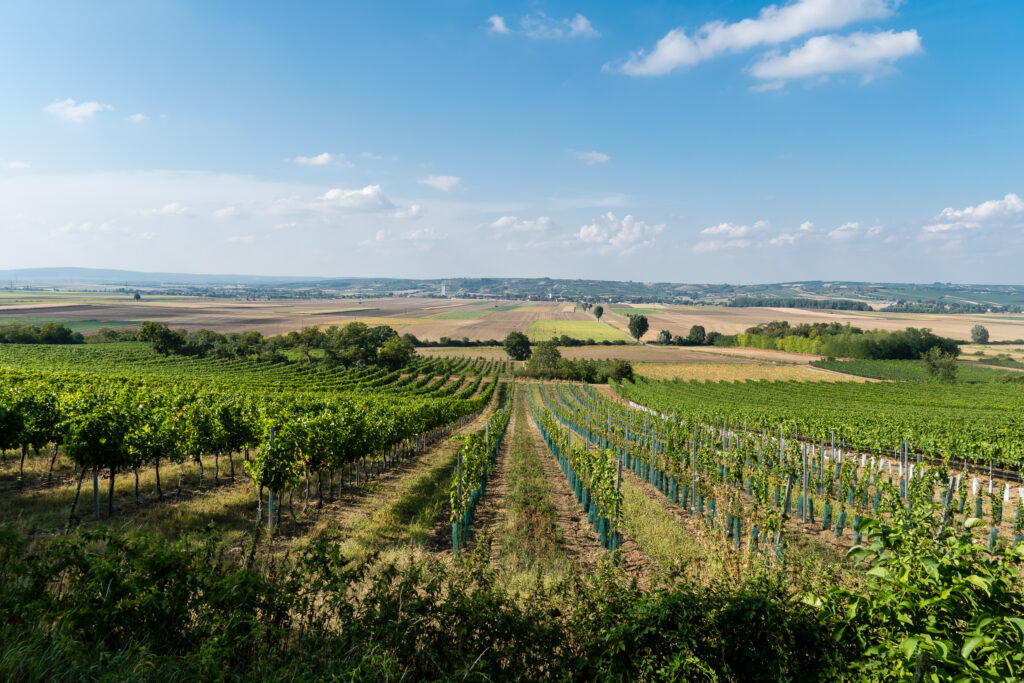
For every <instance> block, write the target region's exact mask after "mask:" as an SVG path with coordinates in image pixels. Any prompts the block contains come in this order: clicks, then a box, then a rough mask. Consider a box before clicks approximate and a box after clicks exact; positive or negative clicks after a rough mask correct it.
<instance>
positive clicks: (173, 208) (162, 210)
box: [139, 202, 185, 216]
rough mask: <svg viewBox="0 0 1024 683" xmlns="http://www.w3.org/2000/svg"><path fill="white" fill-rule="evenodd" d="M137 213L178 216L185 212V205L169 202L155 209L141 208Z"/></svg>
mask: <svg viewBox="0 0 1024 683" xmlns="http://www.w3.org/2000/svg"><path fill="white" fill-rule="evenodd" d="M139 213H140V214H142V215H143V216H180V215H181V214H183V213H185V207H184V206H182V205H181V204H179V203H178V202H171V203H170V204H164V205H163V206H160V207H157V208H155V209H143V210H142V211H140V212H139Z"/></svg>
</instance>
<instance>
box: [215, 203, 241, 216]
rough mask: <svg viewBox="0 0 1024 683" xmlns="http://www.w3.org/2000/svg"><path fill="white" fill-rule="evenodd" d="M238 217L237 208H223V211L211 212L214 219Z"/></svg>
mask: <svg viewBox="0 0 1024 683" xmlns="http://www.w3.org/2000/svg"><path fill="white" fill-rule="evenodd" d="M237 215H238V208H237V207H234V206H225V207H224V208H223V209H217V210H216V211H214V212H213V217H214V218H220V219H224V218H234V217H235V216H237Z"/></svg>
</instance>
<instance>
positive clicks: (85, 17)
mask: <svg viewBox="0 0 1024 683" xmlns="http://www.w3.org/2000/svg"><path fill="white" fill-rule="evenodd" d="M1021 26H1024V2H1020V0H959V1H953V0H903V1H900V0H792V1H790V2H783V3H779V4H776V5H770V4H764V3H763V2H746V1H740V0H733V1H719V2H704V1H701V0H692V1H688V2H633V3H622V2H595V1H593V0H591V1H589V2H585V3H584V2H578V1H577V2H539V1H538V2H524V3H497V2H486V1H483V0H472V1H471V0H463V1H455V0H452V1H439V2H415V3H414V2H387V1H384V0H378V1H376V2H372V3H368V2H359V3H356V2H313V1H309V2H300V3H283V2H279V1H278V2H263V1H259V0H247V1H246V2H226V1H225V2H179V1H171V0H131V1H126V2H118V1H116V0H109V1H105V2H98V3H83V2H78V1H76V0H73V1H68V2H50V1H48V0H34V1H33V2H31V3H3V4H2V5H0V65H2V66H0V269H8V268H29V267H50V266H80V267H96V268H124V269H132V270H145V271H167V272H186V273H244V274H262V275H295V276H302V275H305V276H326V277H333V276H338V277H344V276H368V277H416V278H426V277H541V276H547V277H555V278H594V279H608V280H633V281H670V282H712V283H737V284H751V283H760V282H787V281H796V280H815V279H826V280H834V279H842V280H876V281H888V282H933V281H942V282H947V281H948V282H964V283H1011V284H1020V283H1022V282H1024V276H1022V275H1021V273H1020V270H1021V269H1020V265H1019V264H1020V262H1021V257H1022V256H1024V199H1022V197H1024V154H1022V150H1024V41H1021V40H1020V35H1019V34H1020V27H1021Z"/></svg>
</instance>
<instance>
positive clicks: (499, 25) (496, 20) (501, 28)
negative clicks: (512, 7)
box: [487, 14, 509, 34]
mask: <svg viewBox="0 0 1024 683" xmlns="http://www.w3.org/2000/svg"><path fill="white" fill-rule="evenodd" d="M487 22H488V23H489V24H490V25H491V28H490V31H491V33H501V34H505V33H508V32H509V31H508V26H506V25H505V18H504V17H500V16H498V15H497V14H492V15H491V16H490V17H488V19H487Z"/></svg>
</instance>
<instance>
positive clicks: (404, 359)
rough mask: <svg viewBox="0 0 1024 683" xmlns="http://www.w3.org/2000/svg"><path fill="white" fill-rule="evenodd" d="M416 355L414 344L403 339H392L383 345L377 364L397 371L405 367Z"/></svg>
mask: <svg viewBox="0 0 1024 683" xmlns="http://www.w3.org/2000/svg"><path fill="white" fill-rule="evenodd" d="M415 355H416V347H414V346H413V345H412V342H410V341H409V340H408V339H404V338H402V337H392V338H391V339H388V340H387V341H386V342H384V344H383V345H381V347H380V351H378V352H377V362H378V363H379V364H380V365H383V366H384V367H386V368H387V369H389V370H397V369H399V368H401V367H405V366H406V365H407V364H408V363H409V361H411V360H412V358H413V356H415Z"/></svg>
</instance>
